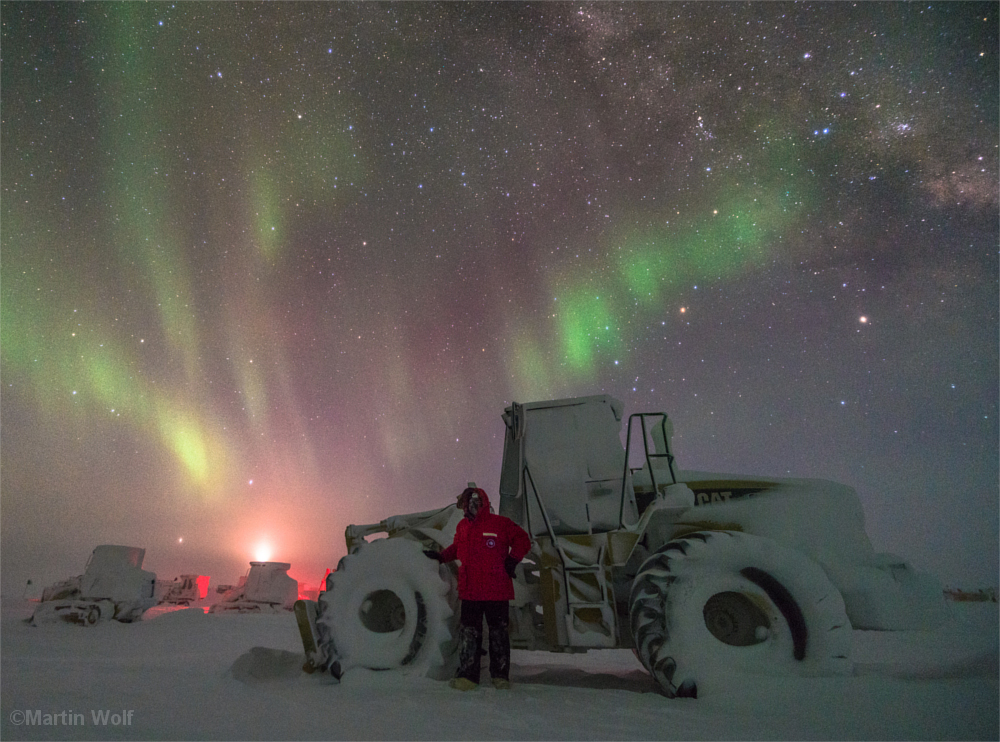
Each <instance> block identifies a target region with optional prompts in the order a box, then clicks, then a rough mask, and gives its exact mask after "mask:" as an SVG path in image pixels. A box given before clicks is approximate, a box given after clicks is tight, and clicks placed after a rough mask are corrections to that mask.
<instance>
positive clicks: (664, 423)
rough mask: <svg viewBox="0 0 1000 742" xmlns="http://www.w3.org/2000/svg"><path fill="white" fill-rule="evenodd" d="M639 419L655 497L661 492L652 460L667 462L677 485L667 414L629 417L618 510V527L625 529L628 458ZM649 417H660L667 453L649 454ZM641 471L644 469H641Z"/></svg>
mask: <svg viewBox="0 0 1000 742" xmlns="http://www.w3.org/2000/svg"><path fill="white" fill-rule="evenodd" d="M635 417H637V418H639V429H640V430H641V431H642V449H643V454H644V455H645V457H646V462H645V463H646V466H647V467H648V468H649V479H650V481H651V482H652V484H653V496H654V497H655V496H656V494H657V493H658V492H659V489H658V486H657V484H656V473H655V472H654V471H653V464H652V462H651V461H650V459H662V458H665V459H666V460H667V469H668V470H669V471H670V478H671V479H672V480H673V484H677V474H676V473H675V472H674V455H673V454H672V453H670V439H669V438H668V437H667V413H666V412H634V413H632V414H631V415H629V418H628V430H627V432H626V435H625V466H624V468H623V469H622V499H621V505H620V507H619V509H618V527H619V528H624V527H625V483H626V482H627V481H628V472H629V467H628V457H629V451H630V450H631V448H632V418H635ZM647 417H659V418H660V430H661V431H662V432H663V447H664V448H665V449H666V451H665V453H650V452H649V438H648V436H647V434H646V418H647ZM639 468H640V469H641V468H642V467H639Z"/></svg>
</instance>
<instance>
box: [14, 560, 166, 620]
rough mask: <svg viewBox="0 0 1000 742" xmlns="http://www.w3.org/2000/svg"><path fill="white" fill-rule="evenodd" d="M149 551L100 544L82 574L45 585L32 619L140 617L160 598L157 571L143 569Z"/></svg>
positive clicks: (124, 618)
mask: <svg viewBox="0 0 1000 742" xmlns="http://www.w3.org/2000/svg"><path fill="white" fill-rule="evenodd" d="M145 555H146V550H145V549H140V548H139V547H136V546H111V545H105V546H98V547H97V548H95V549H94V551H93V553H92V554H91V555H90V559H89V560H88V561H87V566H86V567H85V569H84V572H83V574H82V575H78V576H76V577H70V578H69V579H66V580H62V581H60V582H57V583H55V584H53V585H50V586H49V587H47V588H45V590H44V591H43V592H42V600H41V602H40V603H39V604H38V607H37V608H35V612H34V614H33V615H32V616H31V623H32V624H33V625H35V626H38V625H41V624H45V623H54V622H57V621H65V622H67V623H75V624H81V625H83V626H92V625H94V624H96V623H98V622H100V621H108V620H111V619H115V620H116V621H121V622H122V623H131V622H132V621H138V620H139V619H140V618H142V614H143V612H144V611H145V610H147V609H148V608H152V607H153V606H154V605H156V602H157V601H156V598H155V596H154V593H155V584H156V574H155V573H153V572H148V571H146V570H144V569H142V560H143V558H144V557H145Z"/></svg>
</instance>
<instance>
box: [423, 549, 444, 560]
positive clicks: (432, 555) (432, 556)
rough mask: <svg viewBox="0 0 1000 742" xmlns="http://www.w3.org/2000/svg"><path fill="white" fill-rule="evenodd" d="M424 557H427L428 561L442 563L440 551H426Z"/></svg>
mask: <svg viewBox="0 0 1000 742" xmlns="http://www.w3.org/2000/svg"><path fill="white" fill-rule="evenodd" d="M424 556H425V557H427V558H428V559H433V560H434V561H435V562H440V561H441V552H440V551H425V552H424Z"/></svg>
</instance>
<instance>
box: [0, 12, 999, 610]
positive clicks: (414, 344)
mask: <svg viewBox="0 0 1000 742" xmlns="http://www.w3.org/2000/svg"><path fill="white" fill-rule="evenodd" d="M0 16H2V18H0V20H2V50H0V54H2V87H0V94H2V106H0V115H2V126H0V145H2V150H0V155H2V171H0V175H2V191H0V197H2V200H0V204H2V221H0V227H2V232H0V239H2V282H0V289H2V324H0V329H2V335H0V340H2V353H0V358H2V394H0V401H2V428H0V430H2V449H0V453H2V467H0V473H2V480H0V492H2V519H0V527H2V539H0V543H2V568H3V578H4V589H5V591H8V592H9V591H14V592H19V591H20V590H21V587H22V586H23V585H24V584H25V580H27V579H29V578H31V579H33V581H34V583H35V584H38V583H48V582H51V581H53V580H55V579H61V578H64V577H67V576H69V575H72V574H79V573H80V572H81V571H82V570H83V566H84V563H85V561H86V559H87V557H88V555H89V553H90V551H91V549H92V548H93V547H94V546H95V545H97V544H101V543H120V544H129V545H136V546H144V547H145V548H146V565H145V566H146V567H147V568H150V569H154V570H156V571H157V572H158V574H159V576H160V577H161V578H167V579H170V578H173V577H175V576H177V575H178V574H180V573H182V572H198V573H201V574H210V575H211V576H212V579H213V584H217V583H220V582H234V581H235V580H236V578H237V577H238V576H239V575H240V574H242V573H243V572H245V570H246V568H247V566H248V562H249V561H250V560H251V559H253V558H259V557H265V558H266V556H268V555H267V554H265V553H263V551H266V549H264V547H269V549H270V557H271V558H273V559H276V560H281V561H289V562H291V563H292V565H293V566H292V570H291V573H292V575H293V576H296V577H298V578H299V579H303V580H308V581H310V582H318V580H319V579H320V578H321V577H322V575H323V572H324V570H325V569H326V568H327V567H333V566H335V565H336V563H337V560H338V559H339V558H340V556H342V555H343V553H344V551H345V546H344V538H343V532H344V528H345V527H346V526H347V525H348V524H349V523H371V522H375V521H378V520H381V519H382V518H385V517H387V516H389V515H393V514H400V513H409V512H416V511H421V510H428V509H432V508H437V507H441V506H444V505H447V504H449V503H451V502H453V498H454V496H455V495H456V494H457V493H458V492H459V491H461V489H462V488H463V487H464V486H465V484H466V482H467V481H469V480H474V481H476V482H477V483H478V484H479V485H480V486H483V487H484V488H485V489H486V490H487V491H488V492H489V493H490V494H491V495H495V493H496V490H497V485H498V483H499V471H500V460H501V453H502V443H503V423H502V421H501V419H500V415H501V413H502V411H503V408H504V406H506V405H508V404H510V402H511V401H512V400H516V401H519V402H528V401H535V400H540V399H549V398H557V397H569V396H577V395H586V394H611V395H613V396H615V397H617V398H619V399H621V400H622V401H623V402H624V404H625V409H626V414H628V413H631V412H638V411H654V410H655V411H659V410H662V411H666V412H667V413H669V415H670V416H671V418H672V420H673V421H674V426H675V430H676V434H675V437H674V446H675V453H676V455H677V460H678V464H679V465H680V466H681V467H682V468H687V469H702V470H712V471H721V472H731V473H744V474H765V475H774V476H777V475H786V476H788V475H791V476H803V477H818V478H824V479H833V480H837V481H841V482H844V483H846V484H849V485H851V486H853V487H855V488H856V489H857V490H858V493H859V495H860V497H861V499H862V502H863V504H864V510H865V514H866V519H867V528H868V532H869V534H870V535H871V537H872V540H873V542H874V544H875V547H876V549H877V550H880V551H891V552H894V553H898V554H901V555H903V556H904V557H906V558H908V559H909V560H911V561H912V562H913V564H914V565H915V566H917V567H918V568H920V569H924V570H929V571H932V572H934V573H935V574H937V575H938V576H939V577H940V578H941V579H942V581H943V582H944V583H945V584H948V585H956V586H959V587H983V586H991V585H996V583H997V581H998V426H997V415H998V389H1000V383H998V303H1000V299H998V241H1000V239H998V87H1000V84H998V60H997V51H998V33H997V31H998V5H997V4H996V3H940V4H938V3H907V4H903V3H858V4H850V3H826V4H824V3H815V4H808V3H807V4H796V5H793V4H785V3H759V4H758V3H728V4H721V3H710V2H704V3H687V4H683V3H641V4H640V3H635V4H632V3H615V4H604V3H599V4H579V3H572V4H570V3H567V4H563V3H539V4H522V3H503V4H491V3H474V4H464V3H455V4H432V3H414V4H410V3H392V4H388V3H357V4H354V3H295V2H285V3H274V4H264V3H254V4H251V3H211V2H205V3H180V2H178V3H157V2H152V3H142V4H140V3H124V2H122V3H117V2H94V3H86V4H77V3H34V2H32V3H18V2H4V3H3V4H2V6H0ZM259 548H260V549H262V551H261V553H258V549H259Z"/></svg>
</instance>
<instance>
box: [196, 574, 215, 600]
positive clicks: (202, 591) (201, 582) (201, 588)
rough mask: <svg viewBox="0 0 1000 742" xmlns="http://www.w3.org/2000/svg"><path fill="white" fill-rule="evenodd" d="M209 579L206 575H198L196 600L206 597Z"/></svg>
mask: <svg viewBox="0 0 1000 742" xmlns="http://www.w3.org/2000/svg"><path fill="white" fill-rule="evenodd" d="M211 579H212V578H211V577H209V576H208V575H198V600H204V599H205V598H207V597H208V582H209V580H211Z"/></svg>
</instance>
